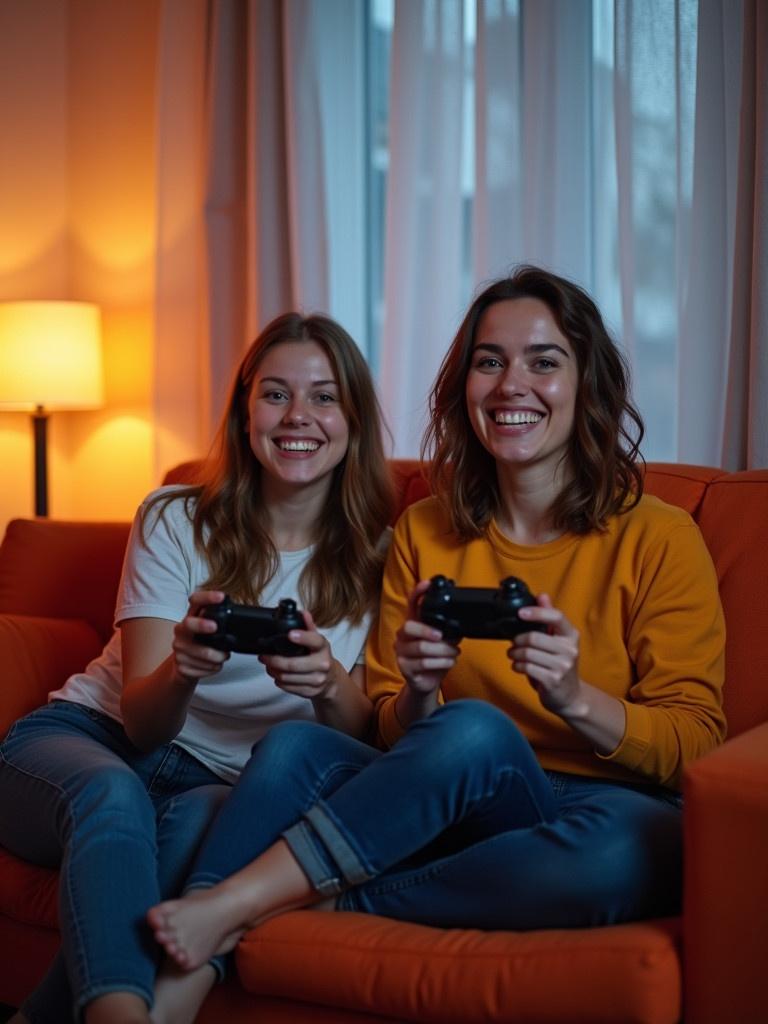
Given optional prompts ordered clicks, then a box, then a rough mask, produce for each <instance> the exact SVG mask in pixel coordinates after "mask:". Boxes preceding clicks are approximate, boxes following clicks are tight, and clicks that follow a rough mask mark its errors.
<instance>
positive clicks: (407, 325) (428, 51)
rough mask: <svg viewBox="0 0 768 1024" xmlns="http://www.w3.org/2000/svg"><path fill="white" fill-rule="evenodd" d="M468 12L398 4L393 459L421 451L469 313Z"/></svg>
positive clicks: (391, 293) (389, 235)
mask: <svg viewBox="0 0 768 1024" xmlns="http://www.w3.org/2000/svg"><path fill="white" fill-rule="evenodd" d="M463 22H464V4H463V2H462V0H443V2H441V3H434V2H433V3H424V4H421V3H412V2H410V0H398V2H397V3H396V5H395V21H394V32H393V37H392V69H391V91H390V106H389V124H390V139H389V173H388V179H387V200H386V234H385V242H384V325H383V333H382V344H381V369H380V372H381V393H382V402H383V405H384V410H385V413H386V415H387V418H388V421H389V426H390V429H391V431H392V434H393V439H394V453H395V454H396V455H402V456H410V455H414V454H416V453H417V452H418V450H419V443H420V439H421V435H422V433H423V430H424V426H425V424H426V396H427V391H428V388H429V385H430V383H431V382H432V380H433V379H434V377H435V374H436V372H437V368H438V366H439V364H440V361H441V359H442V357H443V355H444V354H445V351H446V349H447V348H448V343H449V340H450V339H451V338H452V337H453V335H454V334H455V332H456V328H457V327H458V324H459V322H460V318H461V313H462V310H463V306H464V304H465V296H466V287H465V286H464V282H463V278H462V263H463V258H464V257H463V251H462V245H461V241H460V240H461V239H462V237H463V234H462V232H463V215H464V210H463V206H462V191H461V143H462V127H463V117H464V116H465V114H464V110H463V105H464V75H465V49H464V24H463Z"/></svg>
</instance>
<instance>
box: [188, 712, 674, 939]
mask: <svg viewBox="0 0 768 1024" xmlns="http://www.w3.org/2000/svg"><path fill="white" fill-rule="evenodd" d="M256 810H258V813H255V811H256ZM280 836H283V837H284V838H285V840H286V841H287V843H288V844H289V846H290V848H291V850H292V851H293V853H294V855H295V856H296V858H297V860H298V862H299V864H300V865H301V867H302V869H303V871H304V872H305V874H306V875H307V877H308V878H309V880H310V882H311V883H312V885H313V886H314V888H315V889H316V890H317V891H318V892H320V893H325V894H334V893H336V894H338V896H337V900H336V906H337V908H338V909H343V910H357V911H364V912H367V913H371V914H381V915H383V916H385V917H393V918H398V919H401V920H406V921H416V922H421V923H424V924H431V925H439V926H443V927H463V928H485V929H532V928H565V927H587V926H590V925H604V924H612V923H616V922H619V921H629V920H634V919H639V918H644V917H653V916H661V915H666V914H672V913H675V912H676V911H677V910H678V908H679V901H680V882H681V811H680V805H679V799H678V798H677V796H676V794H673V793H670V792H669V791H667V790H664V789H663V788H661V787H654V786H643V785H629V784H624V783H618V782H610V781H603V780H596V779H590V778H585V777H582V776H576V775H564V774H560V773H548V772H545V771H543V770H542V768H541V767H540V765H539V763H538V761H537V759H536V757H535V755H534V753H533V751H532V749H531V747H530V745H529V744H528V742H527V740H526V739H525V738H524V737H523V735H522V734H521V733H520V731H519V730H518V728H517V727H516V726H515V724H514V723H513V722H512V721H511V720H510V719H509V718H508V717H507V716H506V715H505V714H503V713H502V712H501V711H499V710H498V709H496V708H494V707H493V706H492V705H490V704H487V703H484V702H482V701H474V700H462V701H454V702H451V703H449V704H447V705H445V706H443V707H441V708H439V709H438V710H437V711H435V712H434V713H433V714H432V715H431V716H430V717H429V718H426V719H423V720H422V721H419V722H417V723H416V724H414V725H413V726H412V727H411V728H410V729H409V730H408V732H407V733H406V734H405V736H403V738H402V739H401V740H400V741H399V742H398V743H397V744H396V745H395V746H394V747H393V748H392V749H391V750H390V751H388V752H386V753H383V754H382V753H381V752H379V751H376V750H373V749H372V748H370V747H367V746H365V745H364V744H362V743H359V742H357V741H356V740H353V739H351V738H349V737H348V736H344V735H342V734H340V733H337V732H334V731H332V730H330V729H326V728H324V727H323V726H320V725H317V724H315V723H308V722H302V723H299V722H292V723H283V724H280V725H277V726H275V727H273V728H272V729H271V730H270V732H269V733H268V735H267V736H266V737H265V738H264V739H263V740H262V741H261V742H260V743H259V744H258V745H257V746H256V748H255V749H254V753H253V756H252V758H251V760H250V761H249V763H248V765H247V766H246V768H245V770H244V772H243V774H242V776H241V778H240V780H239V781H238V782H237V784H236V785H235V786H234V788H233V790H232V793H231V794H230V796H229V797H228V799H227V801H226V802H225V804H224V806H223V807H222V809H221V811H220V812H219V814H218V816H217V818H216V821H215V822H214V824H213V826H212V827H211V829H210V831H209V832H208V835H207V837H206V839H205V841H204V843H203V845H202V847H201V849H200V852H199V854H198V856H197V858H196V861H195V867H194V869H193V871H192V873H191V875H190V877H189V879H188V881H187V885H186V889H187V890H189V889H193V888H204V887H207V886H210V885H213V884H215V883H216V882H218V881H220V880H221V879H223V878H225V877H227V876H228V875H230V874H232V873H233V872H234V871H237V870H238V869H239V868H241V867H243V866H244V865H245V864H247V863H248V862H249V861H250V860H252V859H253V858H254V857H256V856H258V854H260V853H262V852H263V851H264V850H265V849H267V848H268V847H269V846H270V845H271V844H272V843H273V842H274V841H275V840H276V839H278V838H279V837H280Z"/></svg>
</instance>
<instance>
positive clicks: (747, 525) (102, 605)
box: [0, 459, 768, 735]
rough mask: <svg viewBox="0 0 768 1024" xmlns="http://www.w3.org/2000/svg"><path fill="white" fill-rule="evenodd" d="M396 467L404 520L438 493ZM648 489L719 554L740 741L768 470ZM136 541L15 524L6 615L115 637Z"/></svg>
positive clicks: (758, 637) (759, 715)
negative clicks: (124, 572)
mask: <svg viewBox="0 0 768 1024" xmlns="http://www.w3.org/2000/svg"><path fill="white" fill-rule="evenodd" d="M391 466H392V473H393V478H394V481H395V485H396V491H397V497H398V502H397V511H398V513H399V512H400V511H402V510H403V509H404V508H405V507H406V506H407V505H409V504H410V503H411V502H413V501H416V500H418V499H419V498H422V497H424V496H425V495H426V494H427V493H428V491H429V487H428V484H427V481H426V479H425V477H424V475H423V473H422V469H421V466H420V464H419V463H418V462H417V461H415V460H405V459H399V460H393V461H392V463H391ZM198 468H199V463H196V462H194V463H184V464H182V465H181V466H179V467H176V468H175V469H173V470H171V471H169V473H168V474H167V475H166V478H165V481H164V482H165V483H181V482H188V481H190V480H192V479H194V474H195V472H196V470H197V469H198ZM646 487H647V489H648V491H649V492H650V493H652V494H656V495H658V496H659V497H660V498H663V499H664V500H665V501H668V502H671V503H673V504H676V505H680V506H681V507H682V508H684V509H686V511H688V512H690V514H691V515H692V516H693V517H694V519H696V521H697V522H698V524H699V527H700V528H701V531H702V534H703V536H704V540H705V541H706V544H707V546H708V548H709V551H710V553H711V555H712V559H713V561H714V564H715V569H716V571H717V577H718V580H719V584H720V596H721V599H722V602H723V608H724V611H725V619H726V626H727V630H728V639H727V648H726V668H727V672H726V688H725V708H726V714H727V716H728V724H729V733H730V735H737V734H738V733H740V732H743V731H744V730H745V729H748V728H750V727H751V726H753V725H757V724H758V723H760V722H764V721H766V720H768V644H765V643H764V642H763V635H764V633H765V614H766V613H765V610H764V609H765V608H766V607H768V536H766V534H768V470H752V471H749V472H744V473H724V472H722V471H721V470H718V469H713V468H711V467H705V466H685V465H677V464H673V463H649V464H648V466H647V471H646ZM127 536H128V524H126V523H67V522H61V521H58V520H46V519H36V520H14V521H13V522H11V523H9V525H8V529H7V531H6V535H5V538H4V539H3V542H2V545H1V546H0V613H3V612H13V613H16V614H21V615H37V616H49V617H54V618H56V617H59V618H81V619H85V620H86V621H87V622H89V623H91V624H92V625H93V626H95V628H96V629H97V630H98V632H99V634H100V635H101V636H102V637H103V638H104V639H106V637H108V635H109V632H110V629H111V623H112V613H113V608H114V602H115V593H116V590H117V584H118V581H119V577H120V567H121V563H122V555H123V550H124V547H125V542H126V539H127Z"/></svg>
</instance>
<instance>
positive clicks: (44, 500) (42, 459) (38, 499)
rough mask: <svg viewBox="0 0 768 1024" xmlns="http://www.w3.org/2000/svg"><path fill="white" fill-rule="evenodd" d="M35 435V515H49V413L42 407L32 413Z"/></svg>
mask: <svg viewBox="0 0 768 1024" xmlns="http://www.w3.org/2000/svg"><path fill="white" fill-rule="evenodd" d="M32 427H33V430H34V433H35V515H36V516H47V515H48V447H47V445H48V437H47V435H48V413H47V412H45V411H44V409H43V407H42V405H38V407H37V409H35V411H34V412H33V413H32Z"/></svg>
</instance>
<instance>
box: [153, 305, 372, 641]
mask: <svg viewBox="0 0 768 1024" xmlns="http://www.w3.org/2000/svg"><path fill="white" fill-rule="evenodd" d="M288 341H313V342H315V343H317V344H318V345H320V347H321V348H322V349H323V351H324V352H325V353H326V355H327V356H328V359H329V360H330V363H331V366H332V367H333V369H334V372H335V374H336V378H337V380H338V384H339V398H340V402H341V407H342V409H343V411H344V414H345V416H346V419H347V424H348V428H349V443H348V447H347V452H346V454H345V456H344V458H343V459H342V460H341V462H340V463H339V465H338V466H336V467H335V469H334V471H333V479H332V483H331V487H330V489H329V492H328V497H327V500H326V503H325V507H324V508H323V511H322V513H321V515H320V516H319V517H318V521H317V524H316V531H315V537H314V550H313V552H312V555H311V557H310V559H309V561H308V563H307V565H306V566H305V567H304V570H303V572H302V575H301V578H300V581H299V597H300V600H301V603H302V607H304V608H307V609H309V611H311V613H312V616H313V618H314V620H315V622H316V623H317V625H318V626H329V625H334V624H336V623H338V622H340V621H342V620H343V619H349V620H350V621H351V622H359V621H360V620H361V618H362V617H363V615H364V614H365V613H366V612H367V611H368V610H369V609H371V607H372V606H373V605H374V604H375V602H376V600H377V599H378V595H379V588H380V584H381V573H382V567H383V560H384V555H383V552H382V547H381V544H380V540H381V536H382V533H383V531H384V530H385V528H386V526H387V524H388V523H389V520H390V517H391V514H392V485H391V480H390V475H389V471H388V468H387V464H386V458H385V455H384V444H383V439H382V425H381V423H382V420H381V411H380V408H379V403H378V400H377V398H376V392H375V389H374V386H373V381H372V380H371V375H370V372H369V370H368V366H367V364H366V362H365V360H364V359H363V357H362V355H361V353H360V351H359V349H358V347H357V345H356V344H355V342H354V341H353V340H352V338H351V337H350V336H349V334H347V332H346V331H345V330H344V328H343V327H341V326H340V325H339V324H337V323H336V322H335V321H334V320H331V319H330V318H329V317H326V316H322V315H319V314H316V315H313V316H308V317H304V316H301V315H300V314H299V313H295V312H290V313H284V314H283V315H281V316H278V317H276V318H275V319H274V320H272V321H271V322H270V323H269V324H267V326H266V327H265V328H264V330H263V331H262V332H261V333H260V334H259V336H258V337H257V338H256V340H255V341H254V342H253V344H252V345H251V346H250V348H249V349H248V351H247V352H246V354H245V356H244V358H243V360H242V362H241V364H240V367H239V368H238V371H237V374H236V376H235V379H234V383H233V385H232V388H231V392H230V396H229V400H228V403H227V407H226V410H225V413H224V416H223V418H222V422H221V425H220V427H219V430H218V432H217V435H216V438H215V440H214V444H213V448H212V451H211V455H210V457H209V459H208V460H207V461H206V463H205V464H204V466H203V469H202V472H201V479H200V483H199V484H196V485H194V486H189V487H185V488H184V489H182V490H180V491H178V490H177V491H175V492H174V493H173V494H170V495H169V494H161V495H158V496H157V497H156V498H155V499H154V500H153V501H152V502H150V503H149V507H151V506H152V505H153V504H154V503H155V502H157V501H160V502H164V505H163V509H164V508H165V507H166V505H167V504H168V503H169V502H171V501H174V500H177V499H181V500H184V501H185V508H186V511H187V515H188V516H189V518H190V520H191V522H192V525H193V530H194V538H195V544H196V545H197V547H198V549H199V550H200V551H201V552H202V553H203V555H204V557H205V558H206V559H207V561H208V564H209V566H210V577H209V579H208V580H207V581H206V583H205V586H206V587H212V588H214V589H218V590H223V591H224V592H225V593H227V594H228V595H229V596H230V597H231V598H232V600H234V601H240V602H243V603H247V604H258V603H259V600H260V597H261V594H262V592H263V590H264V587H265V586H266V584H267V583H268V582H269V581H270V580H271V579H272V577H273V576H274V575H275V572H276V571H277V567H278V560H279V556H278V552H277V550H276V548H275V545H274V542H273V541H272V538H271V536H270V535H269V533H268V531H267V530H266V529H265V527H264V525H263V523H264V521H265V520H266V518H267V517H266V515H265V514H264V512H265V509H264V499H263V495H262V487H261V476H262V467H261V465H260V464H259V462H258V460H257V459H256V458H255V456H254V454H253V452H252V450H251V446H250V441H249V436H248V429H247V423H248V397H249V395H250V392H251V386H252V384H253V379H254V376H255V374H256V371H257V370H258V367H259V365H260V363H261V361H262V359H263V358H264V356H265V354H266V353H267V352H268V351H269V349H271V348H273V347H274V346H276V345H280V344H282V343H284V342H288ZM161 514H162V510H161Z"/></svg>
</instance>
